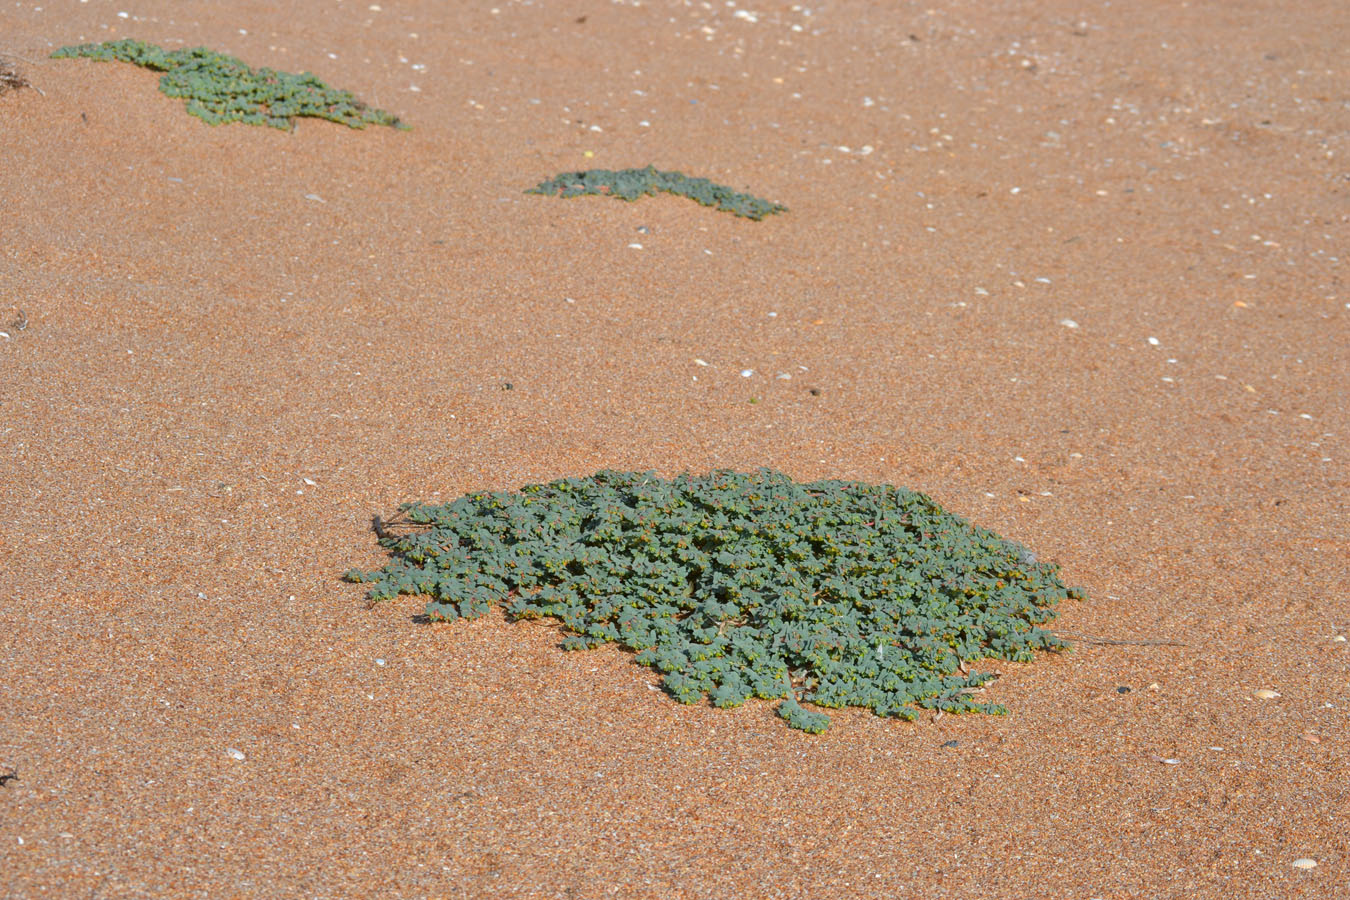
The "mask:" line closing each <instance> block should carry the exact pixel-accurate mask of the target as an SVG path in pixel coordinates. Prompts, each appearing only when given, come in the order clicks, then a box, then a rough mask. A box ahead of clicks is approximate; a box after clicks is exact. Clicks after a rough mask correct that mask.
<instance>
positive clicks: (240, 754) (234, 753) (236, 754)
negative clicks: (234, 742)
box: [225, 747, 247, 762]
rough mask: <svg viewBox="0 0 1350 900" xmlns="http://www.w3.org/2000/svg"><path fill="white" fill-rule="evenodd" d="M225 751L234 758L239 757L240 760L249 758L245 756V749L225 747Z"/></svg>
mask: <svg viewBox="0 0 1350 900" xmlns="http://www.w3.org/2000/svg"><path fill="white" fill-rule="evenodd" d="M225 752H226V753H227V754H229V755H230V756H231V757H232V758H234V759H237V760H239V761H240V762H243V761H244V760H245V759H247V757H245V756H244V751H242V750H236V749H234V748H233V747H227V748H225Z"/></svg>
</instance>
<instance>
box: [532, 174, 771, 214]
mask: <svg viewBox="0 0 1350 900" xmlns="http://www.w3.org/2000/svg"><path fill="white" fill-rule="evenodd" d="M657 191H665V192H666V193H668V194H678V195H679V196H681V197H688V198H690V199H691V200H697V201H698V202H699V203H701V204H703V205H704V206H715V207H717V208H718V209H719V210H722V211H724V212H729V213H735V214H736V215H738V216H743V217H745V218H747V219H754V220H755V221H759V220H760V219H762V218H764V217H765V216H768V215H772V214H773V213H780V212H787V207H786V206H782V205H780V204H777V203H770V202H769V201H768V200H761V199H760V198H758V197H752V196H751V195H750V194H742V193H740V192H738V191H734V190H732V189H731V188H729V187H727V186H726V185H723V184H714V183H713V182H711V181H709V180H708V179H706V178H690V177H689V176H688V175H685V174H683V173H680V172H662V171H660V170H658V169H656V168H655V167H653V166H647V168H645V169H621V170H619V171H617V172H616V171H613V170H611V169H590V170H589V171H586V172H564V173H562V174H561V175H559V176H558V177H556V178H550V179H549V180H548V181H542V182H540V183H539V184H538V185H536V186H535V187H532V188H530V189H529V190H528V191H526V192H525V193H527V194H548V195H554V194H556V195H558V196H561V197H580V196H582V195H583V194H607V195H609V196H610V197H618V198H619V199H621V200H630V201H631V200H636V199H637V198H639V197H643V196H647V195H655V194H656V192H657Z"/></svg>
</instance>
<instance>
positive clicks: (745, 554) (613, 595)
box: [346, 469, 1083, 733]
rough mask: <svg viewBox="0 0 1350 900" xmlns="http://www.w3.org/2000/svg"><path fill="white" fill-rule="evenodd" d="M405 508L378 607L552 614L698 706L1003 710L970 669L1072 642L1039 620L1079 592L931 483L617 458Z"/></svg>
mask: <svg viewBox="0 0 1350 900" xmlns="http://www.w3.org/2000/svg"><path fill="white" fill-rule="evenodd" d="M401 510H402V512H403V515H404V516H405V518H406V522H405V523H404V524H405V525H406V526H408V527H409V529H410V530H409V532H408V533H406V534H398V535H394V534H389V533H388V532H385V534H384V536H383V537H382V538H381V540H380V543H381V544H382V545H383V546H384V547H386V548H387V549H388V550H389V551H390V553H391V556H392V559H391V560H390V562H389V563H388V564H387V565H386V566H385V567H384V568H383V569H380V570H378V571H374V572H361V571H355V570H353V571H351V572H348V573H347V576H346V577H347V579H348V580H349V581H355V582H368V583H370V584H371V588H370V591H369V594H368V596H369V597H370V599H371V600H373V601H376V600H388V599H391V598H393V597H395V596H397V595H399V594H424V595H430V597H431V598H432V599H431V601H430V602H429V603H428V604H427V615H428V616H429V617H430V618H431V619H433V620H446V621H453V620H455V619H458V618H460V617H465V618H472V617H476V616H481V615H483V614H484V613H485V612H487V611H488V610H489V609H490V608H491V606H492V605H493V604H494V603H500V604H502V605H503V606H504V608H505V612H506V614H507V616H508V617H509V618H511V619H529V618H538V617H545V616H547V617H553V618H556V619H559V620H561V622H562V626H563V628H564V630H565V631H566V632H567V635H568V636H567V637H566V639H565V640H564V641H563V647H564V648H565V649H569V650H581V649H586V648H590V647H596V646H599V645H601V644H605V643H610V642H617V643H618V644H620V645H621V646H623V647H625V648H627V649H629V650H633V651H635V652H636V653H637V658H636V661H637V662H639V663H642V664H644V665H648V666H652V667H654V668H655V669H657V670H658V671H660V672H662V673H663V674H664V676H665V677H664V685H665V689H666V690H667V691H668V692H669V693H670V694H671V695H672V696H674V697H675V699H676V700H679V701H680V702H682V703H695V702H697V701H698V700H700V699H701V698H703V697H704V696H707V697H709V698H710V699H711V701H712V703H713V704H714V705H716V706H719V707H734V706H739V705H740V704H742V703H743V702H745V700H746V699H747V698H749V697H761V698H764V699H782V700H783V702H782V704H781V705H780V706H779V708H778V712H779V715H780V716H782V717H783V718H784V719H786V720H787V723H788V724H789V725H790V726H792V727H794V728H799V729H802V730H804V731H810V732H814V733H820V732H823V731H824V730H825V729H826V728H827V727H828V726H829V721H830V720H829V717H828V716H826V715H825V714H824V713H821V712H816V711H811V710H808V709H806V708H805V707H803V706H802V702H803V701H804V702H809V703H811V704H813V705H814V706H817V707H826V708H843V707H845V706H860V707H866V708H869V709H871V710H872V711H873V712H875V713H876V714H877V715H879V716H897V717H900V718H904V719H913V718H914V717H915V716H916V715H917V713H918V710H919V709H933V710H942V711H944V712H951V713H959V712H974V711H978V712H986V713H995V714H1001V713H1003V712H1005V711H1006V710H1004V709H1003V707H1001V706H997V705H993V704H988V703H977V702H976V701H975V700H974V699H973V698H972V696H971V695H972V694H973V693H975V692H976V691H977V690H978V688H979V687H980V686H981V685H983V684H984V683H986V682H987V681H989V680H991V679H993V678H995V677H997V676H996V675H994V674H992V673H979V672H971V673H967V670H966V667H965V663H966V662H969V661H973V660H978V659H981V658H985V657H995V658H1001V659H1009V660H1017V661H1030V660H1031V659H1032V656H1033V651H1035V650H1038V649H1045V650H1060V649H1064V648H1065V647H1066V645H1065V644H1064V643H1063V642H1062V641H1061V640H1060V639H1059V638H1057V637H1056V636H1055V635H1053V634H1051V633H1050V632H1048V631H1046V630H1044V629H1042V628H1039V627H1038V625H1039V624H1040V623H1043V622H1046V621H1049V620H1050V619H1052V618H1053V617H1054V615H1055V610H1054V606H1055V604H1056V603H1057V602H1058V601H1059V600H1062V599H1065V598H1068V597H1078V598H1081V597H1082V596H1083V594H1082V593H1081V592H1079V591H1077V590H1074V589H1070V588H1066V587H1065V586H1064V585H1063V583H1061V581H1060V580H1059V578H1058V569H1057V567H1055V566H1053V565H1050V564H1046V563H1040V562H1037V561H1036V560H1035V558H1034V557H1033V556H1032V555H1031V554H1030V553H1028V552H1027V550H1026V549H1025V548H1023V547H1021V546H1020V545H1018V544H1015V543H1013V542H1011V541H1006V540H1003V539H1002V538H999V537H998V536H997V535H995V534H994V533H993V532H991V531H987V530H985V529H983V528H978V527H975V526H972V525H970V524H968V523H967V522H966V521H965V520H963V519H961V518H960V517H959V516H955V515H951V514H950V513H947V512H944V511H943V510H942V509H941V508H940V507H939V506H938V505H937V504H936V503H934V502H933V501H932V500H931V499H929V498H928V497H927V496H925V495H923V494H919V493H915V492H913V491H908V490H905V489H903V488H897V487H892V486H890V485H868V484H863V483H859V482H849V481H819V482H814V483H811V484H799V483H796V482H794V481H793V480H792V479H790V478H789V477H788V476H786V475H783V474H781V473H777V472H773V471H770V470H767V469H762V470H760V471H758V472H756V473H751V474H738V473H734V472H726V471H719V472H714V473H712V474H710V475H706V476H701V477H695V476H691V475H681V476H679V477H677V478H675V479H673V480H669V481H667V480H663V479H661V478H659V477H657V476H656V475H653V474H651V473H624V472H611V471H603V472H599V473H597V474H596V475H594V476H592V477H589V478H568V479H563V480H560V481H554V482H552V483H550V484H536V485H530V486H528V487H525V488H523V489H522V490H521V491H520V492H519V493H510V492H481V493H473V494H467V495H465V496H463V497H461V498H459V499H458V500H455V501H453V502H451V503H446V504H439V505H424V504H417V503H413V504H405V505H404V506H403V507H401Z"/></svg>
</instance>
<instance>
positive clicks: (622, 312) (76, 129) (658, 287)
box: [0, 0, 1350, 900]
mask: <svg viewBox="0 0 1350 900" xmlns="http://www.w3.org/2000/svg"><path fill="white" fill-rule="evenodd" d="M492 2H494V0H483V2H472V3H435V2H430V0H407V2H404V0H380V3H379V4H378V5H375V4H369V3H367V2H365V0H361V2H357V0H346V2H320V0H300V2H295V3H287V4H276V5H275V6H274V5H271V4H262V3H206V2H169V0H118V2H117V3H111V2H105V0H93V2H89V3H87V4H86V3H75V2H69V0H60V2H56V3H51V2H48V3H41V5H35V4H34V3H32V2H31V0H25V2H21V3H12V4H9V5H6V6H4V7H3V8H0V54H3V55H5V56H6V57H7V58H9V59H11V60H16V65H17V67H18V69H19V71H20V72H21V73H22V75H23V76H24V77H25V78H27V79H28V80H29V81H30V82H31V83H32V85H33V89H29V88H19V89H16V90H11V91H7V92H5V93H3V94H0V224H3V232H2V235H3V237H2V238H0V331H3V332H4V334H5V335H6V336H5V337H0V600H2V601H3V602H2V603H0V776H5V775H7V776H10V777H3V778H0V780H3V781H4V784H3V785H0V895H3V896H5V897H7V898H33V897H59V898H65V897H69V898H98V900H108V898H160V897H169V898H179V897H181V898H211V900H215V898H232V897H240V898H254V897H262V898H271V897H278V898H348V897H352V898H365V897H380V898H480V897H481V898H498V897H502V898H561V900H589V898H601V897H619V898H661V900H665V898H709V900H711V898H788V900H795V898H873V897H875V898H925V900H927V898H961V900H977V898H1064V900H1091V898H1103V900H1121V898H1148V900H1152V898H1187V900H1190V898H1222V900H1239V898H1318V900H1323V898H1346V897H1350V839H1348V838H1347V835H1350V827H1347V821H1350V739H1348V738H1347V724H1348V723H1347V713H1348V712H1350V646H1348V644H1347V642H1346V641H1345V640H1344V638H1345V637H1346V635H1347V632H1348V631H1350V594H1348V593H1347V587H1346V584H1347V577H1346V576H1347V571H1348V570H1350V564H1348V556H1350V554H1348V553H1347V551H1348V550H1350V544H1348V543H1347V532H1348V530H1347V522H1346V511H1347V472H1348V471H1350V470H1348V469H1347V465H1346V459H1347V448H1346V443H1345V435H1346V429H1347V425H1348V424H1350V423H1348V422H1347V396H1348V395H1350V378H1348V377H1347V372H1348V371H1350V351H1348V350H1347V347H1348V346H1350V340H1348V339H1347V319H1348V318H1350V309H1347V305H1348V304H1350V274H1348V272H1347V264H1348V263H1350V227H1348V226H1350V223H1348V222H1347V218H1348V217H1350V182H1347V172H1348V171H1350V109H1347V96H1348V95H1347V87H1346V86H1347V83H1350V49H1347V48H1350V15H1347V10H1346V7H1345V5H1344V3H1343V2H1341V0H1307V2H1299V3H1295V4H1291V3H1287V2H1276V0H1264V2H1244V0H1233V2H1228V0H1225V2H1218V0H1214V2H1191V3H1184V2H1161V0H1149V2H1123V0H1118V2H1113V3H1104V2H1091V3H1086V4H1084V3H1078V2H1067V0H1045V2H1030V0H1020V2H999V3H987V2H976V0H961V2H956V3H944V4H936V3H934V4H927V3H920V4H909V3H901V2H844V0H822V2H820V3H818V4H806V5H804V6H799V5H792V4H789V3H786V2H776V3H764V4H757V3H752V2H749V0H737V3H736V4H734V5H733V4H731V3H727V2H724V0H717V2H715V3H714V2H708V3H702V2H673V0H641V2H638V0H626V2H617V0H616V2H609V0H576V2H573V3H551V2H543V0H538V2H533V3H531V2H510V0H495V2H496V3H497V5H496V6H493V5H491V4H492ZM808 7H809V8H808ZM121 37H135V38H139V39H142V40H146V41H150V42H152V43H156V44H159V45H161V46H164V47H166V48H170V49H173V48H178V47H183V46H197V45H205V46H208V47H211V48H213V49H216V50H220V51H222V52H226V53H231V54H234V55H236V56H239V57H241V58H243V59H244V60H246V61H247V62H249V63H251V64H253V65H256V66H264V65H265V66H271V67H274V68H278V69H283V70H287V71H302V70H310V71H313V72H315V73H316V74H318V75H319V76H320V77H321V78H323V79H324V80H325V81H327V82H329V83H330V84H333V85H335V86H337V87H342V88H348V89H351V90H353V91H355V92H356V93H357V94H358V95H359V96H361V97H362V98H364V99H366V100H368V101H370V102H371V103H373V104H375V105H377V106H380V107H382V108H385V109H388V110H390V111H392V112H394V113H396V114H398V115H400V116H401V117H403V118H404V120H405V121H407V122H408V123H410V124H411V125H412V126H413V130H412V131H409V132H399V131H395V130H392V129H387V128H375V129H369V130H366V131H363V132H358V131H352V130H348V129H346V128H343V127H340V126H337V125H333V124H331V123H327V122H321V121H316V120H301V121H300V122H299V123H298V125H297V127H296V129H295V131H294V133H286V132H283V131H278V130H275V129H269V128H260V127H249V126H244V125H229V126H222V127H216V128H212V127H209V126H207V125H205V124H203V123H202V122H201V121H199V120H198V119H196V118H193V117H192V116H189V115H188V114H186V113H185V112H184V109H183V102H182V101H181V100H176V99H172V98H169V97H166V96H164V95H163V94H161V93H160V92H159V91H158V90H157V79H158V76H157V75H156V74H155V73H152V72H148V71H145V70H141V69H138V68H135V67H133V66H129V65H123V64H116V63H97V62H92V61H89V60H49V59H47V55H48V54H49V53H50V52H51V51H52V50H54V49H55V48H56V47H59V46H61V45H65V44H72V43H77V42H82V41H101V40H111V39H116V38H121ZM39 90H40V91H41V93H39ZM649 163H651V164H654V165H656V166H657V167H658V168H662V169H678V170H680V171H683V172H686V173H688V174H691V175H699V176H705V177H709V178H712V179H713V180H714V181H718V182H721V183H724V184H728V185H730V186H732V187H734V188H736V189H738V190H746V191H749V192H751V193H753V194H755V195H757V196H760V197H764V198H766V199H769V200H774V201H778V202H782V203H784V204H786V205H787V206H788V207H790V212H788V213H786V214H784V215H780V216H772V217H770V218H768V219H766V220H764V221H762V222H752V221H748V220H745V219H740V218H736V217H734V216H731V215H728V214H724V213H718V212H715V211H713V210H709V209H705V208H701V207H699V206H697V205H696V204H694V203H692V202H689V201H688V200H684V199H681V198H678V197H671V196H661V197H656V198H647V199H643V200H641V201H639V202H636V203H632V204H625V203H620V202H618V201H615V200H609V199H605V198H597V197H587V198H580V199H575V200H561V199H555V198H546V197H539V196H531V195H526V194H524V193H522V191H523V190H524V189H526V188H528V187H531V186H532V185H534V184H535V183H537V182H538V181H539V180H541V179H543V178H547V177H551V176H552V175H555V174H557V173H558V172H560V171H565V170H569V169H585V168H592V167H604V168H624V167H628V166H642V165H647V164H649ZM635 245H640V249H639V247H638V246H635ZM25 321H26V324H25ZM20 325H24V327H20ZM699 360H702V361H703V362H704V363H706V365H704V364H701V363H699V362H698V361H699ZM788 376H790V377H788ZM507 383H510V384H511V386H512V388H511V389H510V390H506V389H505V385H506V384H507ZM757 466H770V467H773V468H777V469H781V470H783V471H786V472H788V473H790V474H792V475H793V476H794V477H797V478H800V479H818V478H849V479H860V480H866V481H872V482H880V481H885V482H890V483H894V484H899V485H904V486H907V487H910V488H914V489H917V490H922V491H925V492H927V493H929V494H931V495H932V496H933V497H934V498H935V499H936V500H937V501H938V502H939V503H941V504H942V505H943V506H944V507H945V508H947V509H949V510H951V511H953V512H957V513H960V514H962V515H964V516H966V517H967V518H969V519H970V520H972V521H973V522H976V523H978V524H980V525H984V526H987V527H989V528H992V529H994V530H995V531H997V532H999V533H1000V534H1002V535H1005V536H1007V537H1009V538H1012V539H1015V540H1018V541H1021V542H1023V543H1025V544H1026V545H1028V546H1029V547H1031V548H1032V549H1033V550H1034V551H1035V552H1036V553H1037V554H1038V555H1040V556H1041V557H1042V558H1048V559H1052V560H1055V561H1057V562H1059V563H1061V564H1062V565H1063V569H1064V578H1065V580H1066V581H1067V582H1068V583H1069V584H1073V585H1081V586H1083V587H1084V588H1086V589H1087V590H1088V591H1089V593H1090V600H1088V601H1087V602H1083V603H1070V604H1067V605H1066V606H1065V607H1064V608H1063V611H1062V612H1063V614H1062V616H1061V618H1060V619H1059V620H1058V622H1057V623H1056V627H1057V628H1058V629H1060V630H1061V632H1062V633H1065V634H1072V635H1080V636H1082V635H1086V636H1091V637H1093V638H1096V639H1100V640H1103V641H1109V642H1115V643H1092V642H1089V641H1085V640H1078V641H1076V647H1075V650H1074V652H1072V653H1070V654H1064V655H1058V656H1055V655H1044V656H1041V657H1040V658H1038V659H1037V660H1036V662H1035V663H1032V664H1026V665H1014V664H1007V663H995V662H986V663H983V664H982V666H983V667H986V668H989V669H993V670H997V671H999V672H1001V673H1003V677H1002V678H1001V679H1000V680H998V681H996V682H994V683H993V684H992V685H991V687H990V689H989V691H988V693H987V695H986V699H989V700H992V701H996V702H1000V703H1004V704H1006V705H1007V706H1008V708H1009V710H1010V714H1009V715H1007V716H1005V717H989V716H960V717H958V716H947V717H944V718H942V719H941V720H940V721H933V719H932V717H931V716H925V717H923V718H922V719H921V720H920V721H918V722H915V723H905V722H900V721H896V720H888V719H879V718H876V717H874V716H872V715H871V714H870V713H868V712H866V711H864V710H849V711H845V712H841V713H836V714H835V715H834V724H833V726H832V727H831V728H830V730H829V731H828V733H826V734H825V735H824V736H821V737H814V736H811V735H807V734H804V733H802V732H798V731H793V730H791V729H789V728H787V727H786V726H785V725H784V723H783V722H782V721H781V720H780V719H779V718H778V717H777V716H776V715H775V714H774V711H773V704H771V703H767V702H762V701H756V702H753V703H750V704H748V705H747V706H745V707H742V708H741V709H738V710H735V711H722V710H717V709H714V708H711V707H709V706H707V705H703V706H693V707H690V706H681V705H679V704H677V703H675V702H674V701H673V700H671V699H670V698H669V697H668V696H666V695H665V694H664V693H662V692H660V691H658V690H655V689H654V688H655V686H656V683H657V680H658V677H659V676H658V675H657V674H656V673H654V672H652V671H651V670H649V669H645V668H642V667H640V666H637V665H634V664H633V663H632V661H631V656H630V655H629V654H625V653H622V652H620V651H618V650H617V649H613V648H609V649H604V650H599V651H595V652H590V653H565V652H563V651H561V650H559V649H558V646H557V645H558V641H559V639H560V635H559V632H558V630H557V629H556V627H550V626H548V625H543V624H537V623H532V624H523V625H511V624H507V623H506V622H504V621H503V619H502V617H501V616H500V614H496V615H493V616H489V617H487V618H485V619H482V620H478V621H473V622H461V623H458V624H454V625H437V626H427V625H422V624H418V623H417V622H415V621H414V620H413V618H414V616H415V615H417V613H418V612H420V610H421V607H422V601H420V600H416V599H413V598H405V599H402V600H400V601H399V602H396V603H389V604H385V605H382V606H379V607H377V608H375V609H372V610H368V609H366V607H365V604H364V602H363V589H362V587H361V586H359V585H350V584H345V583H343V582H341V581H340V580H339V576H340V574H341V573H342V572H343V571H344V570H346V569H347V568H349V567H353V566H356V567H363V568H370V567H376V566H378V565H380V564H382V561H383V560H384V558H385V557H384V555H383V554H382V552H381V551H380V549H379V548H378V546H377V545H376V543H375V538H374V535H372V534H371V531H370V519H371V516H373V515H376V514H384V515H388V514H389V513H391V512H392V511H393V510H394V509H395V507H396V506H397V505H398V504H399V503H400V502H403V501H406V500H414V499H417V500H434V499H436V498H438V497H439V498H442V499H447V500H448V499H451V498H453V497H455V496H458V495H459V494H461V493H463V492H465V491H469V490H475V489H482V488H491V489H502V490H506V489H515V488H519V487H520V486H521V485H523V484H527V483H530V482H536V481H541V480H548V479H552V478H555V477H562V476H567V475H589V474H591V473H593V472H595V471H596V470H598V469H601V468H606V467H608V468H616V469H652V470H655V471H657V472H659V473H661V474H663V475H667V476H669V475H673V474H676V473H679V472H682V471H691V472H706V471H708V470H710V469H713V468H719V467H726V468H734V469H741V470H745V469H751V468H754V467H757ZM1124 642H1137V643H1124ZM379 660H384V664H383V665H381V664H380V662H379ZM1121 688H1130V690H1129V692H1128V693H1125V692H1122V691H1121V690H1120V689H1121ZM1263 690H1264V691H1273V692H1276V693H1277V694H1278V696H1275V697H1270V698H1269V699H1260V698H1258V697H1257V696H1256V695H1255V692H1257V691H1263ZM952 742H955V743H954V744H953V743H952ZM230 750H234V751H238V752H237V753H235V754H231V753H230V752H229V751H230ZM239 755H242V756H243V759H237V758H236V757H237V756H239ZM1296 861H1299V864H1298V865H1296V864H1295V863H1296ZM1310 861H1311V862H1312V863H1315V865H1313V866H1311V867H1310V866H1309V862H1310Z"/></svg>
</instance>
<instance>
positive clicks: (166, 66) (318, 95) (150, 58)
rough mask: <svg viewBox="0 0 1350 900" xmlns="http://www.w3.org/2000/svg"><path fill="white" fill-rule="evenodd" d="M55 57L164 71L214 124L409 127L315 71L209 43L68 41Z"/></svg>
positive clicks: (169, 86)
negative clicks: (254, 62)
mask: <svg viewBox="0 0 1350 900" xmlns="http://www.w3.org/2000/svg"><path fill="white" fill-rule="evenodd" d="M52 57H53V58H57V59H68V58H73V57H86V58H88V59H98V60H117V61H120V62H129V63H135V64H136V65H138V66H143V67H145V68H147V69H154V70H155V71H156V72H163V73H164V77H162V78H161V79H160V80H159V89H160V90H161V91H163V92H164V93H165V94H168V95H169V96H170V97H183V98H185V99H186V100H187V111H188V112H190V113H192V115H194V116H196V117H197V118H199V119H201V120H202V121H204V122H206V123H207V124H210V125H219V124H221V123H223V122H247V123H248V124H250V125H271V126H272V127H273V128H283V129H287V130H290V129H292V128H293V127H294V125H295V122H294V120H295V119H296V118H297V117H299V116H309V117H312V118H317V119H327V120H328V121H330V122H338V123H340V124H342V125H347V126H350V127H351V128H365V127H366V126H367V125H389V126H392V127H395V128H404V127H406V126H404V125H403V124H402V123H401V122H400V121H399V120H398V119H397V118H396V117H395V116H393V115H391V114H390V113H387V112H385V111H384V110H382V109H375V108H373V107H370V106H367V105H366V104H364V103H362V102H361V101H360V100H357V99H356V97H354V96H353V95H352V94H351V93H350V92H348V91H340V90H337V89H335V88H331V87H329V86H328V85H326V84H324V83H323V82H322V81H320V80H319V79H318V78H317V77H315V76H314V75H312V74H310V73H309V72H302V73H300V74H299V75H296V74H293V73H291V72H278V71H276V70H274V69H253V68H250V67H249V66H248V65H247V64H246V63H244V62H242V61H241V60H238V59H236V58H235V57H233V56H226V55H224V54H221V53H217V52H215V51H214V50H208V49H206V48H205V47H193V48H191V49H188V50H173V51H167V50H164V49H163V48H161V47H156V46H155V45H153V44H147V43H145V42H143V41H134V40H121V41H108V42H106V43H102V44H79V45H77V46H73V47H62V48H61V49H59V50H57V51H56V52H55V53H53V54H52Z"/></svg>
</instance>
